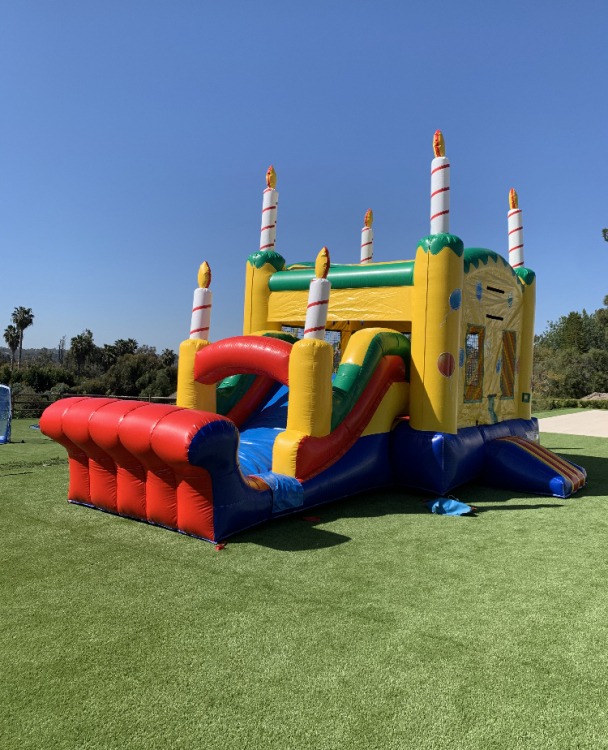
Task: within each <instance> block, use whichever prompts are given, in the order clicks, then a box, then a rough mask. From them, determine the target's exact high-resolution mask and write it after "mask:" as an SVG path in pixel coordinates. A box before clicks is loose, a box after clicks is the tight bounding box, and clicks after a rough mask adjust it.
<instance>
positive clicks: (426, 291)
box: [410, 234, 464, 433]
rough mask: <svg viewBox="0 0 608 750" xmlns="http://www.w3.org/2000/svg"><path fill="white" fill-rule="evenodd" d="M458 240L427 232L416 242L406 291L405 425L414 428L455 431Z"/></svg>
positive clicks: (459, 286)
mask: <svg viewBox="0 0 608 750" xmlns="http://www.w3.org/2000/svg"><path fill="white" fill-rule="evenodd" d="M463 253H464V248H463V244H462V241H461V240H460V239H459V238H458V237H454V236H453V235H451V234H432V235H430V236H429V237H425V238H424V239H422V240H421V241H420V244H419V246H418V250H417V251H416V261H415V264H414V289H413V293H412V310H413V311H414V314H413V315H412V371H411V383H410V424H411V426H412V427H413V428H414V429H416V430H432V431H435V432H448V433H455V432H457V429H458V422H457V416H458V372H459V368H458V353H459V339H460V333H461V325H460V323H461V315H462V312H461V310H462V285H463V279H464V260H463Z"/></svg>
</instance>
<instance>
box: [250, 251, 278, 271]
mask: <svg viewBox="0 0 608 750" xmlns="http://www.w3.org/2000/svg"><path fill="white" fill-rule="evenodd" d="M247 263H249V264H250V265H252V266H255V268H262V266H264V265H266V263H270V265H271V266H272V267H273V268H274V270H275V271H281V270H283V268H285V258H284V257H283V256H282V255H279V253H277V252H275V251H274V250H258V251H257V252H256V253H252V254H251V255H250V256H249V257H248V258H247Z"/></svg>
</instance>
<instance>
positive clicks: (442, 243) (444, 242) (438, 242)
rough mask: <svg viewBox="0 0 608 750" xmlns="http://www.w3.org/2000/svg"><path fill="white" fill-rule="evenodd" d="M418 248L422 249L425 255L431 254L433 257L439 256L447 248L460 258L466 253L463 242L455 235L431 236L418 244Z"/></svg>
mask: <svg viewBox="0 0 608 750" xmlns="http://www.w3.org/2000/svg"><path fill="white" fill-rule="evenodd" d="M418 247H421V248H422V249H423V250H424V252H425V253H430V254H431V255H439V253H440V252H441V251H442V250H443V249H444V248H446V247H447V248H449V249H450V250H452V251H453V252H454V254H455V255H457V256H458V257H459V258H460V257H461V256H462V253H463V251H464V245H463V244H462V240H461V239H460V237H456V235H455V234H429V235H427V236H426V237H423V238H422V239H421V240H420V241H419V242H418Z"/></svg>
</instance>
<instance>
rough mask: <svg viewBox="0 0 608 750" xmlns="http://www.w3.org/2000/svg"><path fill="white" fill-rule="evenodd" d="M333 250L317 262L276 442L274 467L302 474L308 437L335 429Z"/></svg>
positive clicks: (291, 361)
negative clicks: (330, 322) (328, 333)
mask: <svg viewBox="0 0 608 750" xmlns="http://www.w3.org/2000/svg"><path fill="white" fill-rule="evenodd" d="M329 264H330V260H329V251H328V250H327V248H326V247H324V248H323V249H322V250H321V252H320V253H319V255H318V256H317V260H316V263H315V278H314V279H313V280H312V281H311V282H310V291H309V295H308V308H307V312H306V324H305V329H308V331H309V333H308V335H307V333H306V330H305V333H304V338H303V339H302V340H301V341H298V342H297V343H295V344H294V345H293V348H292V350H291V355H290V357H289V406H288V409H287V429H286V430H285V431H284V432H282V433H280V434H279V435H278V436H277V438H276V440H275V442H274V446H273V451H272V470H273V471H276V472H277V473H279V474H286V475H288V476H292V477H297V476H298V465H297V455H298V448H299V445H300V443H301V442H302V440H304V439H305V438H306V437H324V436H325V435H329V432H330V430H331V409H332V387H331V374H332V369H333V361H334V350H333V347H332V345H331V344H330V343H329V342H327V341H325V340H324V338H323V335H324V333H325V324H326V321H327V303H328V301H329V290H330V282H329V280H328V279H327V278H326V277H327V274H328V272H329Z"/></svg>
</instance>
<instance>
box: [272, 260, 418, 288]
mask: <svg viewBox="0 0 608 750" xmlns="http://www.w3.org/2000/svg"><path fill="white" fill-rule="evenodd" d="M298 265H299V266H302V265H304V264H298ZM314 277H315V272H314V265H313V264H311V266H310V268H301V267H300V268H296V269H294V270H293V271H278V272H277V273H274V274H273V275H272V276H271V277H270V281H269V283H268V286H269V288H270V291H271V292H297V291H303V290H307V289H308V287H309V286H310V282H311V281H312V279H314ZM327 278H328V279H329V280H330V281H331V285H332V288H333V289H364V288H367V287H382V286H412V285H413V284H414V261H413V260H403V261H395V262H394V263H366V264H364V265H332V266H331V267H330V269H329V274H328V276H327Z"/></svg>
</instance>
